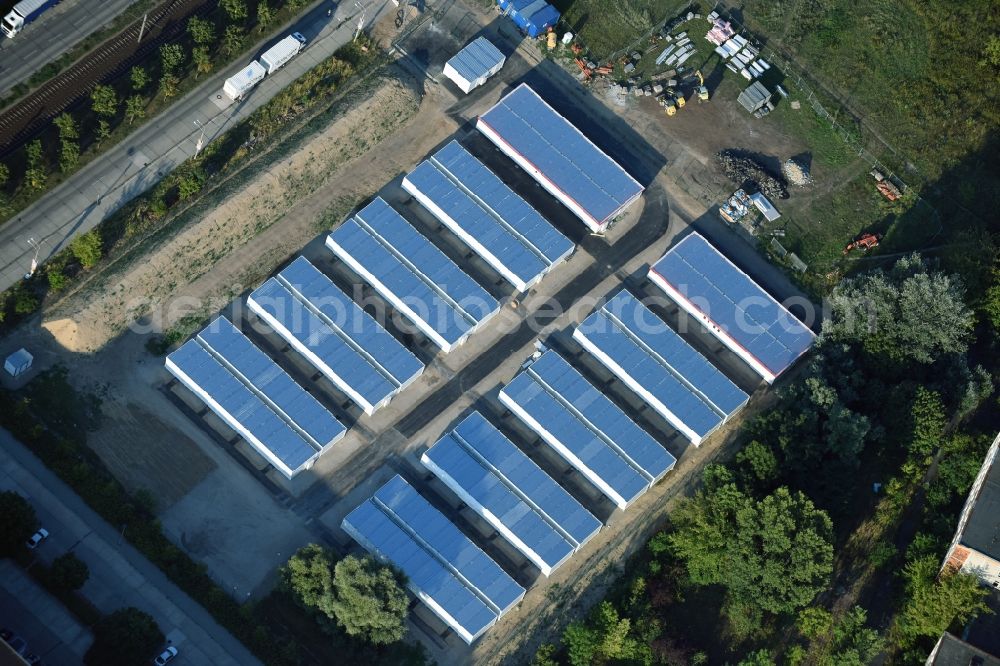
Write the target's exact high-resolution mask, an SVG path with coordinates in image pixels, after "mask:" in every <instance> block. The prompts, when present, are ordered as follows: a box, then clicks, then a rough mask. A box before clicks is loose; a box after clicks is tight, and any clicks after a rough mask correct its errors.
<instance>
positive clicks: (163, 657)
mask: <svg viewBox="0 0 1000 666" xmlns="http://www.w3.org/2000/svg"><path fill="white" fill-rule="evenodd" d="M176 656H177V648H175V647H174V646H173V645H171V646H170V647H168V648H167V649H166V650H164V651H163V652H161V653H160V656H158V657H157V658H156V659H154V660H153V663H154V664H156V666H164V664H169V663H170V662H171V661H173V660H174V657H176Z"/></svg>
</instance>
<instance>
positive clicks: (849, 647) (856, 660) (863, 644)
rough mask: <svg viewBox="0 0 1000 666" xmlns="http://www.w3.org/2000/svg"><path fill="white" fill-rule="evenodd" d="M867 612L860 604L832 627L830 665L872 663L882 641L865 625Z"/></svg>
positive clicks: (844, 665) (864, 665)
mask: <svg viewBox="0 0 1000 666" xmlns="http://www.w3.org/2000/svg"><path fill="white" fill-rule="evenodd" d="M867 620H868V614H867V613H866V612H865V609H864V608H862V607H861V606H854V607H853V608H851V610H849V611H847V612H846V613H844V615H843V616H842V617H841V618H840V621H839V622H837V625H836V626H835V627H834V629H833V641H832V643H831V652H832V655H831V659H830V666H867V665H868V664H871V663H874V661H875V657H876V656H878V654H879V652H881V651H882V647H883V644H884V641H883V640H882V637H881V636H879V633H878V632H877V631H876V630H874V629H872V628H871V627H869V626H867V624H866V623H867Z"/></svg>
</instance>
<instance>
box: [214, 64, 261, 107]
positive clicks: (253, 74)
mask: <svg viewBox="0 0 1000 666" xmlns="http://www.w3.org/2000/svg"><path fill="white" fill-rule="evenodd" d="M265 76H267V70H265V69H264V68H263V67H261V66H260V63H259V62H257V61H256V60H254V61H253V62H251V63H250V64H249V65H247V66H246V67H244V68H243V69H242V70H241V71H240V73H239V74H237V75H236V76H231V77H229V78H228V79H226V83H225V84H224V85H223V86H222V92H224V93H226V95H228V96H229V98H230V99H232V100H233V101H235V100H238V99H242V98H243V96H244V95H246V94H247V93H248V92H250V90H251V89H252V88H253V87H254V86H255V85H257V84H258V83H260V82H261V80H262V79H263V78H264V77H265Z"/></svg>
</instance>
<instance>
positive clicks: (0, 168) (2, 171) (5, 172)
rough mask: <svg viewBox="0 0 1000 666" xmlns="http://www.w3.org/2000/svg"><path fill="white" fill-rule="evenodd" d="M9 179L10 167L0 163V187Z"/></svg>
mask: <svg viewBox="0 0 1000 666" xmlns="http://www.w3.org/2000/svg"><path fill="white" fill-rule="evenodd" d="M9 180H10V167H8V166H7V165H6V164H2V163H0V188H2V187H4V186H5V185H6V184H7V181H9Z"/></svg>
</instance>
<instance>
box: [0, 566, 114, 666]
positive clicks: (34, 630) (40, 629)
mask: <svg viewBox="0 0 1000 666" xmlns="http://www.w3.org/2000/svg"><path fill="white" fill-rule="evenodd" d="M0 625H3V626H4V627H6V628H7V629H10V630H11V631H13V632H14V633H15V634H17V635H18V636H20V637H21V638H23V639H24V640H26V641H27V642H28V652H29V653H32V654H37V655H38V656H39V657H41V658H42V661H43V662H45V663H48V664H60V665H65V666H76V665H77V664H82V663H83V655H84V654H86V652H87V649H88V648H89V647H90V644H91V643H93V642H94V637H93V635H92V634H91V632H90V629H88V628H87V627H85V626H83V625H82V624H80V622H79V620H77V619H76V617H75V616H73V615H72V614H71V613H70V612H69V611H68V610H66V607H65V606H63V605H62V602H61V601H59V600H58V599H56V598H55V597H53V596H52V595H51V594H49V593H48V592H46V591H45V589H44V588H43V587H42V586H40V585H39V584H38V583H36V582H35V581H34V579H32V578H31V576H30V574H28V573H27V572H25V571H24V570H23V569H21V567H19V566H18V565H17V564H15V563H14V561H13V560H0Z"/></svg>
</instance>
